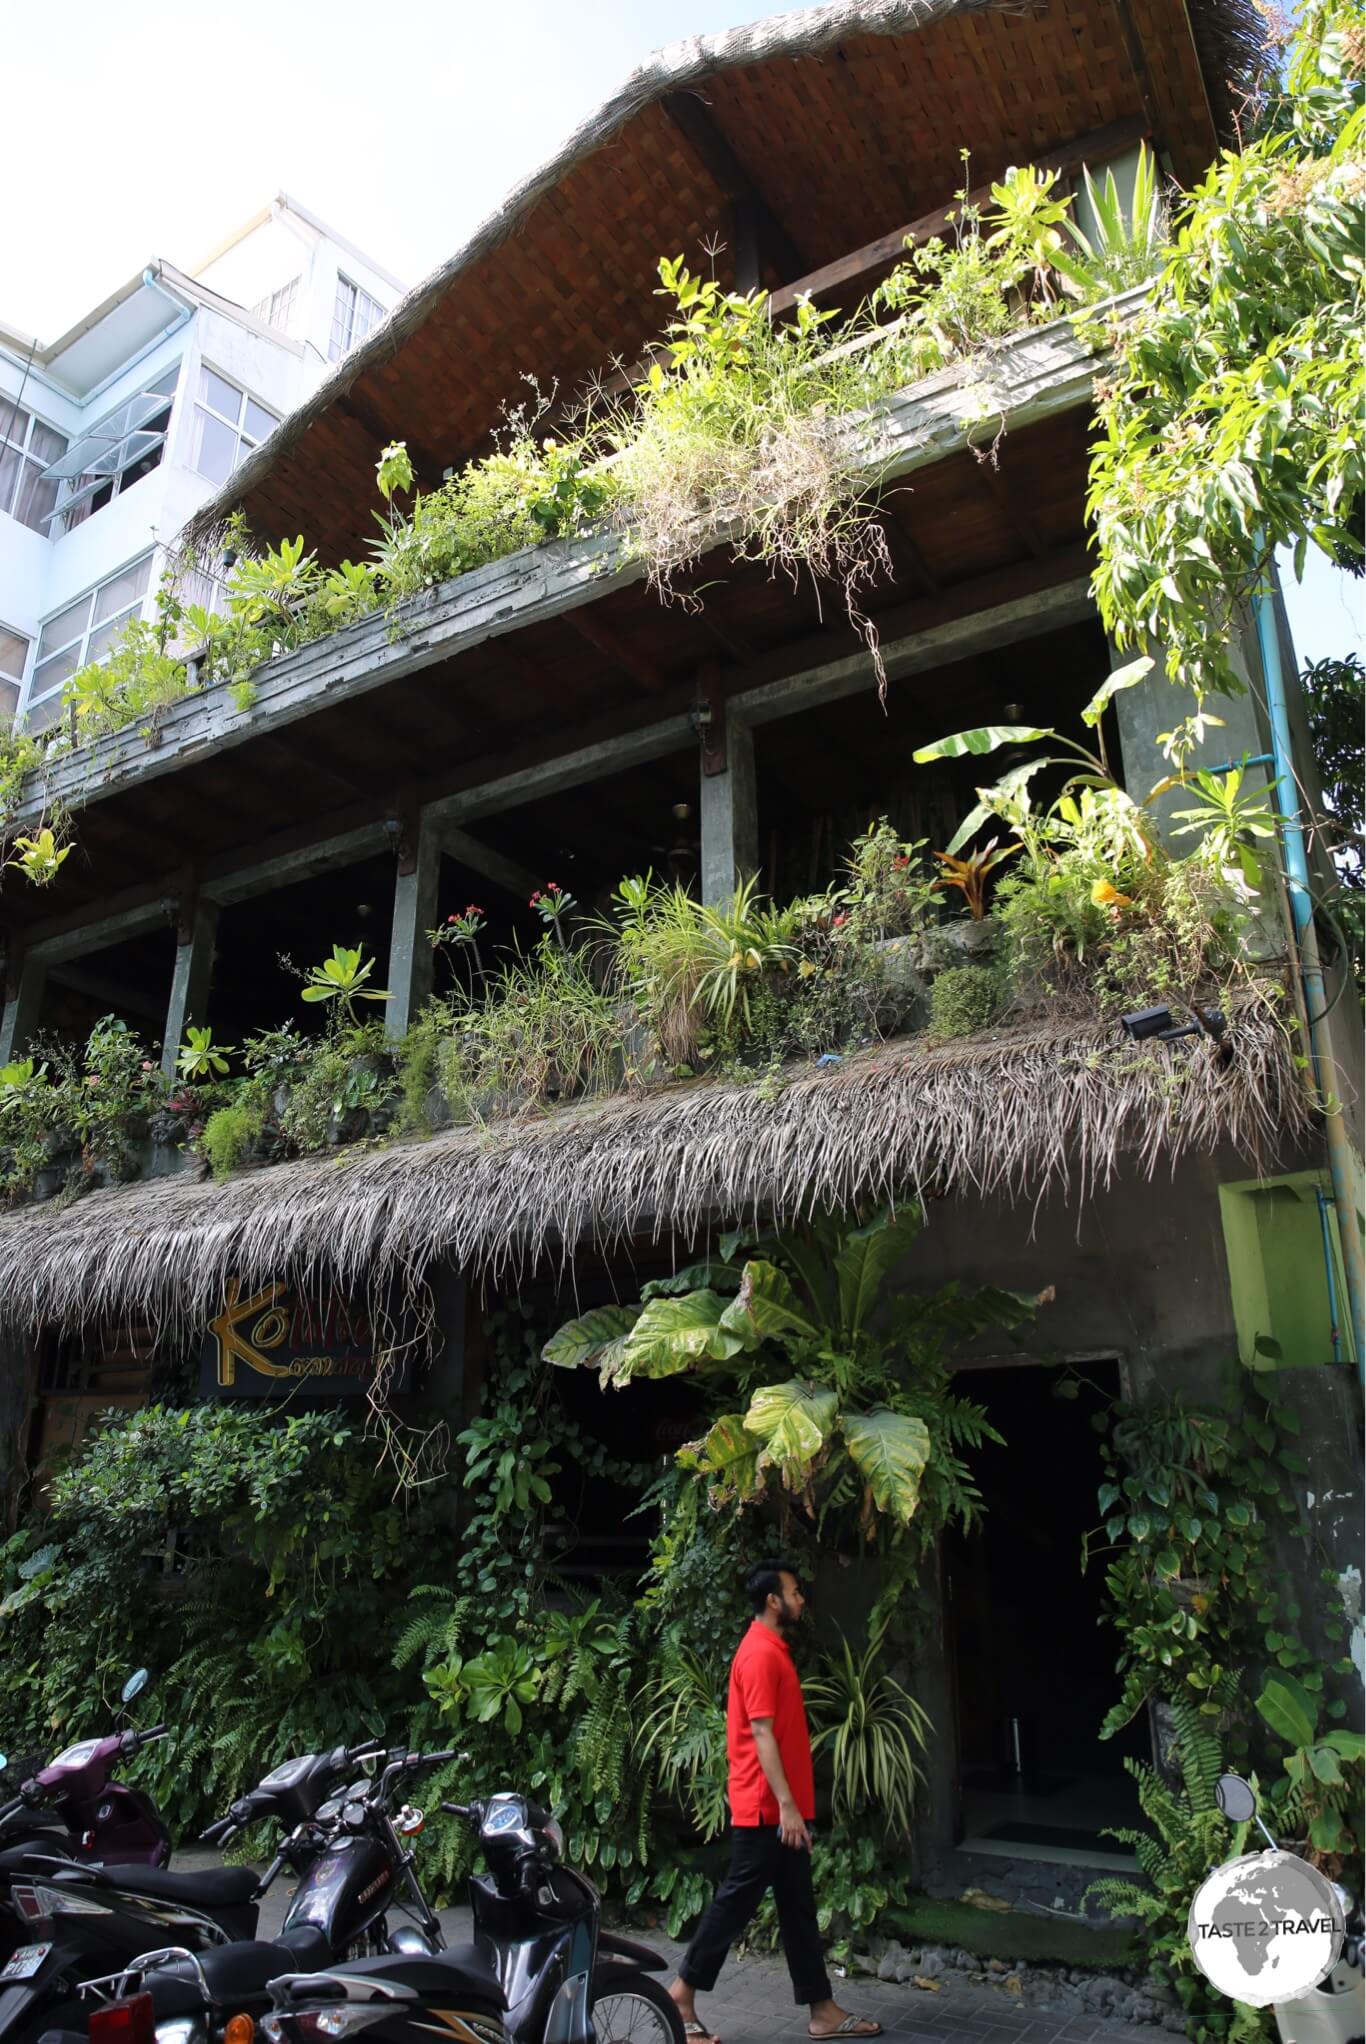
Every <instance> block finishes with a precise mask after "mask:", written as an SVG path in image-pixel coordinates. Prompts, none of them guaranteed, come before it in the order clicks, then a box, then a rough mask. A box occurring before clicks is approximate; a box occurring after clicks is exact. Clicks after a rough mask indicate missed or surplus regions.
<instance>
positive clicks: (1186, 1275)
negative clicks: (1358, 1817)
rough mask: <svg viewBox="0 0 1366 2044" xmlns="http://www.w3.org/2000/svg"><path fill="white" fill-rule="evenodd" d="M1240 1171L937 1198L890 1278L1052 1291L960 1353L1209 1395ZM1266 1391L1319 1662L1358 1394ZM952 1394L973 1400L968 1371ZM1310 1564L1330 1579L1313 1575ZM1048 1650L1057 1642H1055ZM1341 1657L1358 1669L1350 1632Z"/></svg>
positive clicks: (934, 1699) (1343, 1527) (942, 1810)
mask: <svg viewBox="0 0 1366 2044" xmlns="http://www.w3.org/2000/svg"><path fill="white" fill-rule="evenodd" d="M1320 1162H1321V1159H1320V1157H1319V1155H1318V1153H1317V1151H1316V1152H1314V1153H1313V1154H1312V1155H1308V1156H1304V1157H1300V1158H1295V1157H1288V1158H1287V1159H1285V1160H1284V1166H1283V1168H1284V1169H1286V1170H1294V1169H1297V1168H1300V1169H1303V1168H1309V1167H1310V1166H1317V1165H1318V1164H1319V1163H1320ZM1246 1178H1247V1165H1246V1161H1245V1160H1244V1159H1242V1158H1240V1157H1237V1156H1235V1155H1233V1154H1231V1153H1230V1154H1228V1155H1223V1156H1215V1157H1210V1158H1200V1159H1197V1160H1192V1161H1191V1162H1189V1163H1187V1164H1183V1165H1182V1166H1181V1167H1180V1168H1179V1169H1178V1170H1177V1172H1176V1173H1175V1174H1174V1175H1173V1174H1170V1173H1165V1172H1164V1173H1162V1174H1161V1175H1159V1176H1158V1177H1156V1178H1155V1179H1153V1180H1152V1181H1145V1180H1143V1179H1141V1178H1139V1177H1137V1176H1136V1175H1129V1176H1126V1177H1125V1178H1124V1179H1122V1180H1121V1181H1119V1182H1117V1183H1116V1184H1114V1185H1113V1186H1112V1187H1111V1188H1110V1189H1109V1190H1108V1191H1105V1192H1102V1193H1100V1194H1098V1195H1097V1196H1095V1197H1094V1198H1093V1199H1091V1200H1089V1201H1088V1202H1086V1204H1085V1205H1081V1204H1079V1203H1078V1202H1076V1201H1075V1200H1071V1201H1069V1200H1067V1199H1065V1198H1062V1197H1060V1196H1055V1197H1053V1198H1050V1199H1048V1200H1045V1201H1044V1202H1043V1203H1042V1204H1041V1205H1040V1206H1039V1207H1037V1208H1035V1207H1033V1206H1031V1205H1029V1204H1024V1205H1021V1206H1011V1205H1009V1204H1008V1203H1006V1202H1005V1201H1003V1200H1002V1201H988V1202H986V1203H978V1202H968V1201H957V1200H944V1201H937V1202H935V1203H933V1204H932V1205H931V1207H930V1209H929V1220H928V1226H927V1229H926V1232H925V1234H924V1235H923V1237H922V1238H921V1242H920V1244H919V1246H918V1248H917V1250H916V1253H915V1255H914V1256H913V1258H912V1259H911V1260H910V1262H909V1263H908V1265H907V1266H906V1269H905V1272H904V1279H905V1282H906V1285H907V1288H908V1289H920V1288H929V1287H931V1286H937V1285H939V1284H942V1283H945V1282H947V1281H948V1280H950V1279H957V1280H958V1281H960V1282H961V1283H962V1284H963V1285H964V1286H965V1287H966V1286H972V1285H980V1284H993V1285H1000V1286H1003V1287H1005V1288H1006V1289H1008V1290H1011V1291H1019V1292H1030V1293H1037V1292H1039V1291H1040V1290H1042V1289H1043V1288H1044V1287H1045V1286H1048V1285H1053V1286H1055V1287H1056V1290H1057V1297H1056V1300H1055V1302H1054V1303H1053V1304H1051V1305H1049V1306H1047V1307H1044V1308H1042V1309H1041V1310H1040V1312H1039V1314H1038V1316H1037V1319H1036V1321H1035V1323H1034V1325H1033V1328H1032V1329H1025V1330H1021V1332H1020V1335H1019V1336H1018V1338H1017V1337H1016V1336H1012V1335H1006V1336H1002V1335H988V1336H983V1337H981V1338H980V1339H979V1340H978V1342H977V1343H975V1344H974V1345H973V1347H972V1348H971V1349H970V1350H969V1351H968V1353H969V1354H970V1355H975V1356H977V1357H979V1358H980V1359H982V1360H984V1361H985V1360H986V1358H988V1357H994V1358H995V1357H999V1358H1001V1359H1003V1360H1004V1359H1006V1358H1008V1357H1010V1356H1012V1355H1014V1356H1021V1355H1033V1356H1036V1357H1039V1358H1041V1359H1043V1358H1047V1357H1050V1356H1051V1357H1055V1358H1064V1357H1065V1358H1071V1359H1073V1360H1077V1361H1080V1360H1082V1359H1085V1358H1099V1357H1107V1356H1115V1357H1118V1359H1119V1361H1120V1365H1121V1372H1122V1379H1123V1383H1124V1386H1125V1390H1126V1392H1127V1395H1128V1396H1129V1397H1130V1398H1132V1399H1137V1400H1142V1399H1146V1398H1154V1397H1162V1396H1170V1395H1171V1394H1172V1393H1174V1392H1179V1393H1180V1394H1181V1395H1182V1397H1184V1398H1185V1399H1187V1400H1189V1401H1190V1402H1192V1403H1201V1402H1210V1403H1217V1402H1219V1401H1220V1399H1221V1397H1222V1396H1223V1395H1224V1394H1225V1393H1226V1392H1227V1390H1228V1388H1229V1386H1230V1384H1231V1383H1232V1382H1235V1381H1236V1376H1235V1374H1234V1373H1236V1370H1237V1367H1238V1366H1237V1361H1236V1358H1237V1349H1238V1335H1237V1329H1236V1326H1235V1324H1234V1312H1233V1303H1232V1298H1231V1295H1230V1287H1229V1270H1228V1260H1227V1256H1226V1254H1225V1247H1224V1235H1223V1228H1222V1225H1221V1219H1220V1202H1219V1186H1220V1184H1221V1182H1231V1181H1245V1180H1246ZM1276 1388H1277V1391H1278V1393H1279V1394H1280V1395H1281V1396H1282V1397H1283V1398H1284V1399H1285V1400H1286V1402H1287V1403H1289V1404H1291V1405H1292V1406H1293V1407H1294V1408H1295V1410H1296V1411H1297V1412H1298V1413H1299V1415H1300V1419H1301V1425H1302V1434H1301V1440H1300V1450H1301V1452H1302V1453H1303V1455H1304V1457H1305V1459H1306V1461H1307V1462H1308V1463H1309V1465H1310V1474H1309V1476H1308V1477H1307V1478H1304V1479H1298V1478H1293V1477H1290V1476H1287V1479H1286V1480H1287V1482H1288V1483H1294V1484H1295V1485H1296V1487H1297V1490H1298V1492H1299V1498H1300V1503H1301V1507H1302V1509H1303V1511H1304V1514H1305V1517H1306V1519H1307V1521H1308V1523H1309V1525H1310V1528H1311V1532H1312V1542H1311V1545H1310V1547H1309V1548H1306V1547H1305V1546H1304V1545H1303V1544H1302V1543H1298V1542H1295V1541H1293V1540H1289V1539H1287V1540H1286V1541H1284V1542H1283V1543H1282V1554H1281V1559H1282V1561H1283V1564H1284V1566H1285V1568H1286V1571H1287V1574H1288V1577H1289V1578H1290V1580H1291V1581H1292V1582H1293V1583H1294V1585H1295V1591H1296V1594H1297V1597H1298V1601H1299V1602H1300V1604H1301V1605H1302V1607H1303V1609H1304V1612H1305V1619H1304V1628H1305V1636H1306V1638H1307V1640H1308V1641H1309V1643H1310V1644H1312V1645H1313V1646H1314V1647H1315V1648H1316V1650H1318V1651H1321V1652H1322V1653H1323V1654H1324V1655H1325V1658H1327V1657H1329V1656H1331V1657H1332V1658H1336V1657H1337V1656H1338V1655H1340V1654H1341V1653H1342V1651H1343V1647H1342V1641H1341V1633H1340V1628H1339V1627H1338V1626H1337V1622H1336V1621H1337V1617H1338V1610H1339V1606H1338V1603H1337V1601H1336V1600H1337V1599H1338V1598H1340V1599H1341V1607H1342V1608H1343V1609H1344V1610H1345V1611H1346V1614H1347V1616H1348V1617H1349V1618H1351V1619H1352V1620H1353V1622H1354V1623H1356V1622H1358V1621H1359V1618H1360V1604H1361V1566H1362V1557H1361V1524H1362V1495H1363V1486H1362V1478H1361V1455H1360V1446H1359V1443H1360V1428H1361V1401H1360V1396H1359V1393H1358V1391H1357V1387H1356V1384H1355V1381H1354V1378H1353V1374H1352V1372H1351V1371H1350V1370H1348V1369H1345V1368H1340V1369H1336V1370H1335V1369H1333V1368H1332V1367H1330V1366H1324V1365H1321V1366H1319V1367H1317V1368H1302V1369H1291V1370H1283V1371H1280V1372H1278V1373H1277V1379H1276ZM964 1389H965V1391H966V1393H967V1395H969V1396H971V1395H972V1387H971V1378H970V1377H968V1378H967V1380H966V1382H965V1384H964ZM989 1504H990V1499H989V1497H988V1506H989ZM1324 1569H1328V1570H1329V1571H1331V1573H1332V1575H1333V1577H1334V1579H1335V1581H1336V1585H1337V1588H1336V1589H1330V1588H1329V1586H1328V1585H1327V1584H1326V1583H1325V1582H1324V1580H1323V1576H1322V1571H1323V1570H1324ZM933 1590H934V1595H935V1604H936V1609H935V1618H934V1625H933V1633H932V1638H931V1642H930V1646H929V1648H928V1650H927V1651H926V1653H925V1654H924V1655H923V1657H922V1658H921V1660H920V1662H919V1664H918V1666H917V1668H916V1670H915V1675H914V1681H913V1684H912V1686H913V1688H914V1690H915V1693H916V1695H917V1696H918V1697H919V1698H920V1700H921V1701H922V1703H923V1704H924V1705H925V1707H926V1708H927V1709H928V1710H929V1712H930V1715H931V1717H932V1718H933V1720H934V1722H935V1725H936V1728H937V1730H938V1732H939V1737H938V1739H937V1741H936V1745H935V1750H934V1752H933V1755H932V1761H933V1769H932V1774H931V1780H930V1788H929V1797H928V1802H927V1806H926V1811H925V1816H924V1821H923V1823H922V1826H921V1829H920V1832H919V1834H918V1839H917V1854H918V1857H919V1859H920V1863H921V1864H922V1866H923V1865H928V1864H932V1863H933V1861H934V1860H935V1859H936V1858H937V1857H938V1856H939V1855H940V1854H941V1853H942V1852H943V1851H944V1850H946V1849H947V1848H948V1847H949V1846H950V1845H952V1844H953V1842H954V1836H955V1818H956V1804H957V1781H958V1766H959V1763H958V1755H957V1752H956V1749H955V1743H954V1736H953V1724H954V1716H953V1704H952V1698H953V1682H952V1670H951V1667H950V1664H949V1658H948V1656H949V1651H950V1649H949V1644H948V1638H947V1624H946V1615H945V1611H944V1606H943V1599H942V1587H941V1586H940V1585H939V1584H938V1583H936V1584H935V1585H934V1586H933ZM1315 1614H1318V1621H1319V1622H1318V1623H1317V1625H1316V1624H1315ZM1328 1620H1332V1621H1333V1623H1331V1624H1330V1623H1328V1622H1326V1621H1328ZM1058 1644H1059V1649H1060V1652H1064V1651H1065V1644H1066V1643H1065V1642H1064V1641H1059V1643H1058ZM1002 1651H1003V1652H1004V1651H1008V1643H1006V1642H1003V1644H1002ZM1352 1651H1353V1654H1354V1656H1356V1657H1357V1660H1358V1666H1359V1667H1360V1666H1361V1656H1362V1644H1361V1635H1360V1631H1359V1629H1358V1631H1357V1633H1356V1636H1355V1639H1354V1643H1353V1648H1352ZM1361 1703H1362V1698H1361V1688H1360V1684H1359V1683H1358V1684H1357V1685H1355V1687H1354V1688H1353V1689H1351V1690H1350V1693H1349V1710H1350V1714H1351V1721H1352V1722H1354V1723H1355V1722H1359V1721H1360V1714H1361Z"/></svg>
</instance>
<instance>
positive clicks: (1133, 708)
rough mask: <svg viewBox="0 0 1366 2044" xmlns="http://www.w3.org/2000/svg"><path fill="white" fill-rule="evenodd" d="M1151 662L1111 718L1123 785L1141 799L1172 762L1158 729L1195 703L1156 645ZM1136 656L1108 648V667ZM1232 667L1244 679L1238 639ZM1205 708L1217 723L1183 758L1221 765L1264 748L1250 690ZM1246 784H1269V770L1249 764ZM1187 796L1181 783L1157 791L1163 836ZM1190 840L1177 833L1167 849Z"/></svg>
mask: <svg viewBox="0 0 1366 2044" xmlns="http://www.w3.org/2000/svg"><path fill="white" fill-rule="evenodd" d="M1149 650H1150V652H1151V653H1152V655H1153V659H1154V661H1155V662H1156V665H1155V666H1154V668H1153V671H1152V673H1151V674H1150V675H1148V677H1147V679H1146V680H1144V681H1141V682H1140V683H1139V684H1138V686H1137V688H1128V689H1124V690H1122V691H1121V692H1120V694H1119V695H1117V696H1116V697H1115V699H1114V701H1115V720H1116V722H1117V724H1118V726H1119V749H1120V755H1121V759H1122V762H1123V770H1124V785H1125V787H1126V788H1127V789H1128V791H1129V793H1130V794H1131V795H1132V796H1133V798H1134V800H1135V801H1136V802H1141V801H1142V800H1143V798H1144V796H1145V795H1146V794H1147V792H1148V790H1149V789H1150V788H1152V787H1154V786H1156V784H1157V782H1158V781H1163V780H1166V778H1167V776H1168V775H1169V774H1170V773H1171V771H1172V768H1171V762H1170V760H1168V758H1167V756H1166V754H1165V753H1164V752H1163V750H1162V747H1161V745H1160V744H1159V743H1158V733H1159V732H1161V731H1171V730H1172V729H1174V727H1175V726H1176V725H1177V724H1179V723H1180V722H1181V720H1182V719H1183V718H1184V717H1188V716H1189V715H1190V713H1191V711H1192V709H1193V708H1194V707H1195V698H1194V697H1193V696H1192V695H1191V693H1190V691H1189V689H1184V688H1181V687H1179V686H1178V685H1177V684H1176V683H1175V682H1171V681H1168V679H1167V676H1166V672H1165V669H1164V666H1163V659H1164V656H1163V653H1162V649H1161V647H1160V646H1153V647H1150V648H1149ZM1134 657H1135V655H1134V654H1133V652H1132V651H1129V652H1126V653H1121V652H1119V651H1118V650H1117V649H1116V647H1114V646H1113V645H1112V646H1111V647H1110V665H1111V667H1124V666H1127V665H1128V663H1129V661H1131V660H1132V659H1133V658H1134ZM1230 657H1231V660H1232V664H1233V667H1234V669H1235V671H1236V672H1237V674H1238V675H1239V677H1240V678H1241V679H1242V680H1244V681H1246V680H1247V679H1248V677H1249V673H1250V672H1252V673H1255V671H1256V670H1255V668H1253V669H1251V670H1250V669H1249V666H1248V662H1247V659H1246V656H1245V653H1244V648H1243V644H1242V642H1241V641H1240V642H1239V643H1238V644H1236V645H1234V646H1233V647H1231V648H1230ZM1208 707H1209V708H1210V709H1211V710H1212V711H1213V713H1214V715H1215V716H1216V717H1221V718H1222V719H1223V722H1222V724H1216V725H1213V726H1212V727H1211V728H1210V729H1209V730H1208V731H1207V732H1206V734H1205V742H1204V744H1203V745H1201V746H1199V747H1197V749H1196V750H1195V751H1194V752H1193V753H1192V754H1191V756H1190V760H1189V762H1188V764H1189V766H1190V768H1191V769H1192V770H1193V769H1195V768H1196V767H1214V766H1223V765H1224V764H1225V763H1226V762H1228V761H1234V762H1236V761H1238V760H1240V759H1242V758H1243V756H1244V754H1246V755H1247V757H1248V758H1249V759H1256V758H1258V757H1259V756H1260V755H1261V754H1262V753H1265V752H1266V751H1267V749H1268V748H1267V745H1266V742H1265V739H1264V735H1263V732H1262V729H1261V724H1260V721H1259V719H1258V716H1257V705H1256V701H1255V698H1254V697H1253V695H1252V694H1251V692H1250V691H1249V692H1248V693H1246V694H1244V695H1240V696H1218V697H1216V698H1215V699H1214V700H1213V701H1212V702H1211V703H1210V704H1209V705H1208ZM1248 780H1249V783H1258V784H1260V785H1269V783H1270V780H1271V769H1270V768H1269V767H1252V768H1250V769H1249V772H1248ZM1191 806H1192V798H1191V796H1190V795H1189V794H1188V793H1187V792H1186V790H1184V789H1182V788H1173V789H1170V790H1169V791H1168V793H1167V794H1165V795H1159V796H1158V798H1157V800H1156V801H1155V802H1154V803H1153V805H1152V814H1153V816H1154V817H1155V818H1156V820H1157V826H1158V829H1159V831H1160V832H1161V834H1162V836H1163V838H1164V839H1168V837H1169V833H1170V830H1171V827H1172V818H1173V813H1174V811H1176V810H1178V809H1189V808H1190V807H1191ZM1192 844H1193V840H1192V839H1190V838H1177V839H1175V841H1174V842H1173V843H1172V847H1171V848H1172V850H1173V851H1174V852H1175V853H1176V854H1177V855H1178V856H1179V855H1180V854H1181V853H1182V852H1183V851H1185V852H1188V851H1190V850H1191V849H1192Z"/></svg>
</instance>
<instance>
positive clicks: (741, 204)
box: [663, 92, 807, 277]
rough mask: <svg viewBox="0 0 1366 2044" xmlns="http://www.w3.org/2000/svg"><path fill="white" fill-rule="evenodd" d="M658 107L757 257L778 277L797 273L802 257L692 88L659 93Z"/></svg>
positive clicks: (798, 272)
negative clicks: (739, 218) (733, 211)
mask: <svg viewBox="0 0 1366 2044" xmlns="http://www.w3.org/2000/svg"><path fill="white" fill-rule="evenodd" d="M663 106H664V111H665V113H666V114H667V115H668V116H669V119H670V120H671V121H672V122H673V124H674V126H675V127H676V128H677V129H678V132H679V133H680V135H682V136H683V138H684V140H685V141H686V142H687V143H688V144H689V145H690V147H691V148H692V151H693V153H694V155H695V156H697V157H698V158H699V160H700V161H701V164H702V167H703V169H704V170H705V171H706V172H707V174H708V176H709V177H711V178H712V179H714V181H715V182H716V183H717V184H718V185H719V186H720V188H721V190H722V191H723V192H724V194H725V196H726V198H727V200H728V201H729V203H730V205H731V206H732V207H737V208H740V209H742V211H743V217H744V218H745V219H746V220H747V221H748V222H749V223H750V225H751V227H752V231H753V234H754V237H755V241H756V244H757V248H758V253H759V256H760V259H761V260H762V259H763V258H765V257H767V259H768V260H769V261H771V262H772V263H773V265H774V267H775V269H776V270H777V271H778V273H779V275H780V276H784V277H790V276H795V275H800V273H801V272H802V271H803V270H804V269H806V267H807V263H806V259H805V257H804V256H803V255H802V252H801V250H800V248H799V247H798V245H797V243H796V241H795V240H794V239H793V237H792V235H791V234H790V233H789V232H788V229H787V228H786V227H785V226H784V224H783V222H782V221H781V220H780V219H779V218H778V216H777V214H776V213H775V212H774V210H773V208H772V206H770V204H769V202H768V200H767V199H766V198H765V197H764V195H763V193H762V192H761V191H760V189H759V187H758V185H757V184H756V183H755V181H754V179H753V177H752V176H751V175H750V173H749V172H748V171H747V170H746V169H745V166H744V165H743V163H741V161H740V159H739V157H738V156H737V155H736V153H735V151H734V149H732V147H731V145H730V143H729V142H728V141H727V139H726V137H725V136H724V135H723V134H722V132H721V130H720V128H719V127H718V126H717V123H716V121H715V119H714V117H713V115H712V113H711V110H710V108H709V107H708V105H707V103H706V101H705V100H704V99H702V98H701V96H700V95H699V94H698V93H695V92H670V93H666V94H665V96H664V100H663Z"/></svg>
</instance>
